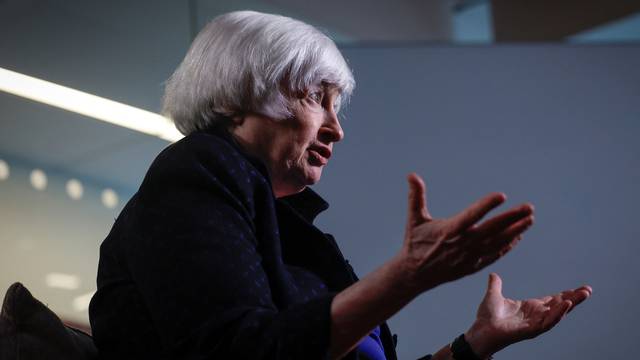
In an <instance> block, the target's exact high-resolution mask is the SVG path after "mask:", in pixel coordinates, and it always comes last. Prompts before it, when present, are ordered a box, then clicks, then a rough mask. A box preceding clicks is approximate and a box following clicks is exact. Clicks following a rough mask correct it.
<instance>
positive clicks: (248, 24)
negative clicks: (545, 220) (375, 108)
mask: <svg viewBox="0 0 640 360" xmlns="http://www.w3.org/2000/svg"><path fill="white" fill-rule="evenodd" d="M321 83H327V84H329V85H332V86H336V87H337V88H338V90H339V92H340V99H339V100H342V101H343V102H344V101H345V100H347V99H348V97H349V96H350V95H351V92H352V91H353V88H354V86H355V81H354V79H353V75H352V74H351V70H350V69H349V67H348V66H347V63H346V61H345V60H344V58H343V57H342V55H341V54H340V51H338V49H337V47H336V45H335V44H334V43H333V41H332V40H331V39H329V38H328V37H327V36H326V35H324V34H323V33H322V32H320V31H319V30H317V29H316V28H314V27H313V26H311V25H308V24H305V23H303V22H301V21H298V20H294V19H291V18H288V17H284V16H279V15H271V14H263V13H258V12H254V11H236V12H231V13H228V14H224V15H220V16H218V17H216V18H215V19H213V20H212V21H211V22H209V23H208V24H207V25H206V26H205V27H204V29H202V31H200V33H199V34H198V36H197V37H196V38H195V40H194V41H193V43H192V44H191V47H190V48H189V51H188V52H187V55H186V56H185V58H184V60H183V61H182V63H181V64H180V66H179V67H178V68H177V69H176V71H175V72H174V73H173V75H172V76H171V77H170V78H169V80H167V83H166V86H165V93H164V101H163V109H162V112H163V113H164V114H165V115H167V116H168V117H170V118H171V119H173V121H174V123H175V125H176V127H177V128H178V130H180V132H181V133H183V134H185V135H187V134H189V133H191V132H193V131H195V130H200V129H204V128H207V127H210V126H213V125H218V124H220V123H221V122H223V121H225V119H226V120H228V119H229V118H230V117H233V116H238V115H242V114H247V113H258V114H263V115H266V116H268V117H271V118H274V119H286V118H288V117H290V116H291V112H290V99H291V96H292V95H291V94H299V93H300V92H304V91H306V90H308V89H309V88H310V87H312V86H314V85H319V84H321ZM337 103H338V109H336V111H338V110H339V104H340V101H338V102H337Z"/></svg>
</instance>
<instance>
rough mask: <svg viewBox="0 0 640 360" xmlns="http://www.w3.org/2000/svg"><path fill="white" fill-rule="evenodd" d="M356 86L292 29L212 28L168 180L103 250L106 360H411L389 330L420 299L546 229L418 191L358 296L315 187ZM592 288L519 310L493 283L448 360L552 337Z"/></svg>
mask: <svg viewBox="0 0 640 360" xmlns="http://www.w3.org/2000/svg"><path fill="white" fill-rule="evenodd" d="M353 86H354V80H353V77H352V75H351V72H350V70H349V68H348V67H347V65H346V63H345V61H344V59H343V58H342V56H341V54H340V53H339V51H338V50H337V48H336V47H335V45H334V44H333V42H332V41H331V40H330V39H328V38H327V37H326V36H325V35H323V34H322V33H320V32H319V31H317V30H316V29H314V28H313V27H311V26H309V25H306V24H304V23H301V22H299V21H296V20H293V19H289V18H286V17H281V16H275V15H267V14H260V13H255V12H249V11H244V12H234V13H229V14H226V15H222V16H220V17H218V18H216V19H214V20H213V21H212V22H211V23H209V24H208V25H207V26H206V27H205V28H204V29H203V30H202V32H201V33H200V34H199V35H198V36H197V38H196V39H195V40H194V42H193V44H192V46H191V48H190V49H189V52H188V53H187V55H186V57H185V59H184V61H183V62H182V64H181V65H180V67H179V68H178V69H177V70H176V72H175V73H174V74H173V76H172V77H171V79H170V80H169V81H168V83H167V86H166V91H165V99H164V101H165V104H164V108H165V112H166V113H167V114H168V115H169V116H170V117H172V118H173V120H174V121H175V123H176V126H177V127H178V129H179V130H180V131H181V132H182V133H184V134H185V135H186V137H185V138H184V139H183V140H181V141H178V142H177V143H175V144H172V145H171V146H169V147H168V148H166V149H165V150H164V151H163V152H162V153H161V154H160V155H159V156H158V157H157V158H156V160H155V161H154V163H153V164H152V165H151V167H150V169H149V171H148V172H147V175H146V177H145V179H144V181H143V183H142V185H141V187H140V189H139V190H138V192H137V193H136V194H135V195H134V196H133V198H132V199H131V200H130V201H129V202H128V204H127V205H126V206H125V208H124V209H123V211H122V213H121V214H120V216H119V217H118V219H117V220H116V222H115V224H114V226H113V229H112V230H111V232H110V234H109V235H108V237H107V238H106V239H105V241H104V242H103V244H102V246H101V249H100V265H99V269H98V291H97V293H96V295H95V296H94V298H93V299H92V302H91V307H90V318H91V325H92V329H93V334H94V337H95V341H96V344H97V346H98V348H99V350H100V352H101V354H102V356H103V357H104V358H105V359H121V358H154V359H168V358H172V359H173V358H176V359H178V358H179V359H205V358H206V359H325V358H331V359H337V358H343V357H344V358H349V359H357V358H360V359H395V358H396V354H395V350H394V346H395V344H394V340H393V338H392V336H391V333H390V331H389V328H388V327H387V325H386V324H385V320H386V319H388V318H389V317H390V316H392V315H393V314H394V313H396V312H397V311H399V310H400V309H402V308H403V307H404V306H405V305H406V304H408V303H409V302H410V301H411V300H412V299H414V298H416V297H417V296H418V295H420V294H421V293H423V292H425V291H427V290H430V289H432V288H434V287H436V286H438V285H440V284H443V283H446V282H449V281H453V280H456V279H458V278H460V277H463V276H465V275H468V274H471V273H474V272H476V271H478V270H480V269H482V268H484V267H486V266H488V265H489V264H491V263H493V262H494V261H496V260H497V259H498V258H499V257H501V256H502V255H504V254H505V253H506V252H508V251H509V250H510V249H511V248H512V247H513V246H514V245H515V244H516V243H517V242H518V240H519V239H520V237H521V234H522V233H523V232H524V231H525V230H526V229H527V228H528V227H529V226H531V224H532V222H533V207H532V206H531V205H529V204H524V205H521V206H518V207H515V208H513V209H511V210H508V211H506V212H504V213H502V214H500V215H498V216H495V217H493V218H490V219H488V220H485V221H484V222H480V221H481V219H482V218H483V216H484V215H485V214H487V213H488V212H489V211H491V210H492V209H493V208H495V207H497V206H498V205H500V204H501V203H503V202H504V201H505V196H504V195H503V194H500V193H495V194H490V195H488V196H486V197H485V198H483V199H481V200H479V201H477V202H476V203H474V204H472V205H471V206H470V207H468V208H467V209H465V210H464V211H462V212H460V213H459V214H458V215H456V216H454V217H451V218H448V219H433V218H432V217H431V215H430V214H429V212H428V210H427V207H426V201H425V185H424V183H423V181H422V179H421V178H420V177H419V176H417V175H416V174H411V175H409V177H408V180H409V187H410V190H409V210H408V221H407V227H406V231H405V237H404V243H403V245H402V248H401V250H400V251H399V253H398V254H396V255H395V256H394V257H392V258H391V259H390V260H389V261H388V262H386V263H385V264H383V265H382V266H381V267H380V268H378V269H377V270H375V271H374V272H372V273H371V274H369V275H367V276H366V277H365V278H364V279H362V280H358V279H357V277H356V276H355V274H354V273H353V271H352V269H351V267H350V266H349V265H348V264H347V263H346V262H345V260H344V258H343V257H342V254H341V253H340V251H339V249H338V246H337V244H336V243H335V241H334V240H333V238H332V237H331V236H330V235H329V234H324V233H323V232H321V231H320V230H319V229H318V228H316V227H315V226H314V225H313V219H314V218H315V216H316V215H317V214H318V213H319V212H321V211H323V210H325V209H326V208H327V207H328V205H327V203H326V202H324V200H322V199H321V198H320V197H319V196H318V195H317V194H315V193H314V192H313V191H312V190H311V189H309V188H308V187H307V186H308V185H312V184H314V183H316V182H317V181H318V180H319V179H320V176H321V174H322V169H323V167H324V165H326V164H327V162H328V161H329V159H330V157H331V155H332V150H333V144H334V143H336V142H338V141H340V140H341V139H342V138H343V136H344V134H343V131H342V128H341V127H340V123H339V121H338V117H337V113H338V111H339V109H340V104H341V103H342V102H344V101H346V100H347V98H348V97H349V95H350V93H351V91H352V89H353ZM590 294H591V288H589V287H586V286H585V287H581V288H578V289H575V290H569V291H565V292H563V293H560V294H557V295H554V296H549V297H544V298H540V299H530V300H526V301H513V300H509V299H504V298H503V297H502V295H501V280H500V278H499V277H498V276H497V275H496V274H492V275H491V276H490V280H489V287H488V290H487V293H486V295H485V298H484V299H483V301H482V303H481V305H480V307H479V310H478V316H477V319H476V320H475V322H474V323H473V324H472V326H471V327H470V328H469V329H468V330H467V331H466V332H465V333H464V334H463V335H462V336H460V337H458V338H457V339H456V340H455V341H454V342H453V344H452V345H451V346H445V347H443V348H442V349H441V350H439V351H438V352H437V353H436V354H434V355H433V359H451V358H452V356H455V358H456V359H458V360H460V359H478V358H479V359H484V358H488V357H490V356H491V355H492V354H493V353H495V352H497V351H499V350H500V349H502V348H504V347H505V346H508V345H509V344H512V343H514V342H517V341H520V340H523V339H526V338H531V337H535V336H537V335H538V334H540V333H542V332H544V331H547V330H549V329H550V328H551V327H553V326H554V325H555V324H556V323H557V322H558V321H560V319H561V318H562V317H563V316H564V314H566V313H567V312H568V311H569V310H570V309H571V308H572V307H574V306H575V305H577V304H579V303H580V302H582V301H583V300H584V299H586V298H587V297H588V296H589V295H590Z"/></svg>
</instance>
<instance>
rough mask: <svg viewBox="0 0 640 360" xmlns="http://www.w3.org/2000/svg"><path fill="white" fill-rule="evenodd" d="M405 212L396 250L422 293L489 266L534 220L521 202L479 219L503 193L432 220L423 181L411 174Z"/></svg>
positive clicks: (528, 206) (408, 276)
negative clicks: (404, 219) (450, 214)
mask: <svg viewBox="0 0 640 360" xmlns="http://www.w3.org/2000/svg"><path fill="white" fill-rule="evenodd" d="M407 180H408V181H409V211H408V218H407V227H406V232H405V238H404V243H403V246H402V249H401V251H400V254H399V260H400V264H401V266H402V267H403V269H402V271H403V273H404V274H405V276H406V281H407V284H408V285H409V286H410V287H411V288H412V289H414V290H415V291H417V292H419V293H421V292H424V291H426V290H429V289H431V288H434V287H436V286H438V285H440V284H442V283H446V282H449V281H453V280H456V279H459V278H461V277H463V276H466V275H469V274H473V273H475V272H476V271H479V270H481V269H483V268H484V267H486V266H488V265H490V264H492V263H493V262H494V261H496V260H498V259H499V258H500V257H501V256H503V255H504V254H506V253H507V252H508V251H509V250H511V249H512V248H513V247H514V246H515V244H516V243H517V242H518V241H519V240H520V238H521V234H522V233H523V232H524V231H525V230H527V229H528V228H529V227H530V226H531V224H533V206H532V205H531V204H523V205H520V206H517V207H514V208H512V209H510V210H508V211H506V212H504V213H502V214H500V215H497V216H495V217H492V218H490V219H488V220H485V221H484V222H482V223H480V224H478V222H479V221H480V220H481V219H482V218H483V217H484V215H486V214H487V213H488V212H489V211H491V210H492V209H493V208H495V207H497V206H498V205H500V204H502V203H503V202H504V201H505V200H506V196H505V195H504V194H502V193H491V194H489V195H487V196H485V197H484V198H482V199H480V200H478V201H476V202H475V203H473V204H471V205H470V206H469V207H467V208H466V209H464V210H463V211H461V212H460V213H458V214H457V215H455V216H452V217H450V218H445V219H434V218H432V217H431V215H430V213H429V210H428V209H427V202H426V196H425V193H426V189H425V184H424V181H423V180H422V178H421V177H420V176H418V175H417V174H415V173H412V174H409V176H408V177H407Z"/></svg>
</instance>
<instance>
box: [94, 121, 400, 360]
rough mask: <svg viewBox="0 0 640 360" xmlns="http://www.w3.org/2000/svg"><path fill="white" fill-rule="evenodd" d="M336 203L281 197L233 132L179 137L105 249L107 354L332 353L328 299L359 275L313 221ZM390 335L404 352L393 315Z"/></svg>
mask: <svg viewBox="0 0 640 360" xmlns="http://www.w3.org/2000/svg"><path fill="white" fill-rule="evenodd" d="M327 207H328V204H327V203H326V202H325V201H324V200H322V198H320V197H319V196H318V195H317V194H315V193H314V192H313V191H312V190H311V189H307V190H305V191H303V192H302V193H300V194H296V195H293V196H289V197H286V198H281V199H275V197H274V195H273V192H272V190H271V184H270V180H269V174H268V170H267V169H266V167H265V166H264V164H263V163H262V162H261V161H260V160H258V159H256V158H253V157H251V156H249V155H248V154H246V153H244V152H243V151H242V149H241V148H240V147H239V146H238V144H237V143H235V142H234V141H233V139H232V138H231V136H230V135H229V134H228V133H226V132H225V131H221V130H210V131H203V132H196V133H193V134H191V135H189V136H187V137H185V138H184V139H182V140H180V141H178V142H176V143H175V144H172V145H170V146H169V147H167V148H166V149H165V150H164V151H162V152H161V153H160V155H158V157H157V158H156V159H155V161H154V162H153V164H152V165H151V167H150V169H149V170H148V172H147V174H146V176H145V178H144V181H143V183H142V185H141V186H140V189H139V190H138V192H137V193H136V194H135V195H134V196H133V197H132V198H131V200H130V201H129V202H128V203H127V205H126V206H125V208H124V209H123V210H122V212H121V213H120V215H119V216H118V218H117V220H116V222H115V224H114V225H113V228H112V230H111V232H110V233H109V235H108V236H107V238H106V239H105V240H104V242H103V243H102V245H101V247H100V263H99V267H98V279H97V281H98V291H97V293H96V295H95V296H94V297H93V299H92V301H91V306H90V308H89V316H90V320H91V327H92V330H93V335H94V339H95V342H96V345H97V347H98V349H99V351H100V354H101V357H102V358H104V359H125V358H137V359H325V358H326V357H327V355H328V348H329V339H330V321H331V319H330V307H331V301H332V299H333V297H334V296H335V294H336V293H337V292H339V291H341V290H342V289H344V288H345V287H347V286H349V285H350V284H352V283H353V282H355V281H356V280H357V278H356V277H355V274H354V273H353V269H352V268H351V266H350V265H349V264H348V263H347V262H346V261H345V259H344V258H343V256H342V254H341V252H340V250H339V248H338V246H337V244H336V242H335V240H334V239H333V237H332V236H331V235H329V234H324V233H323V232H322V231H320V230H319V229H318V228H316V227H315V226H314V225H313V220H314V218H315V216H316V215H317V214H318V213H319V212H321V211H323V210H325V209H326V208H327ZM381 339H382V341H383V344H384V348H385V353H386V356H387V359H389V360H395V359H396V354H395V350H394V347H395V345H394V343H395V341H394V339H392V337H391V334H390V332H389V328H388V327H387V325H386V324H382V325H381ZM348 358H349V359H357V358H358V355H357V354H356V352H355V351H354V352H352V353H351V354H349V356H348Z"/></svg>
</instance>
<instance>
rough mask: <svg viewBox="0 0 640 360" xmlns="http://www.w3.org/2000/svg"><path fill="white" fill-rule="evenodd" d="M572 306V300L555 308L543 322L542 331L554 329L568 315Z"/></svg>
mask: <svg viewBox="0 0 640 360" xmlns="http://www.w3.org/2000/svg"><path fill="white" fill-rule="evenodd" d="M571 306H572V303H571V301H570V300H566V301H563V302H562V303H560V304H558V305H556V306H553V307H552V308H551V310H549V312H548V314H547V316H545V318H544V321H543V322H542V329H543V330H544V331H548V330H550V329H551V328H552V327H554V326H556V324H558V323H559V322H560V320H562V318H563V317H564V316H565V315H566V314H567V312H568V311H569V309H570V308H571Z"/></svg>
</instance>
